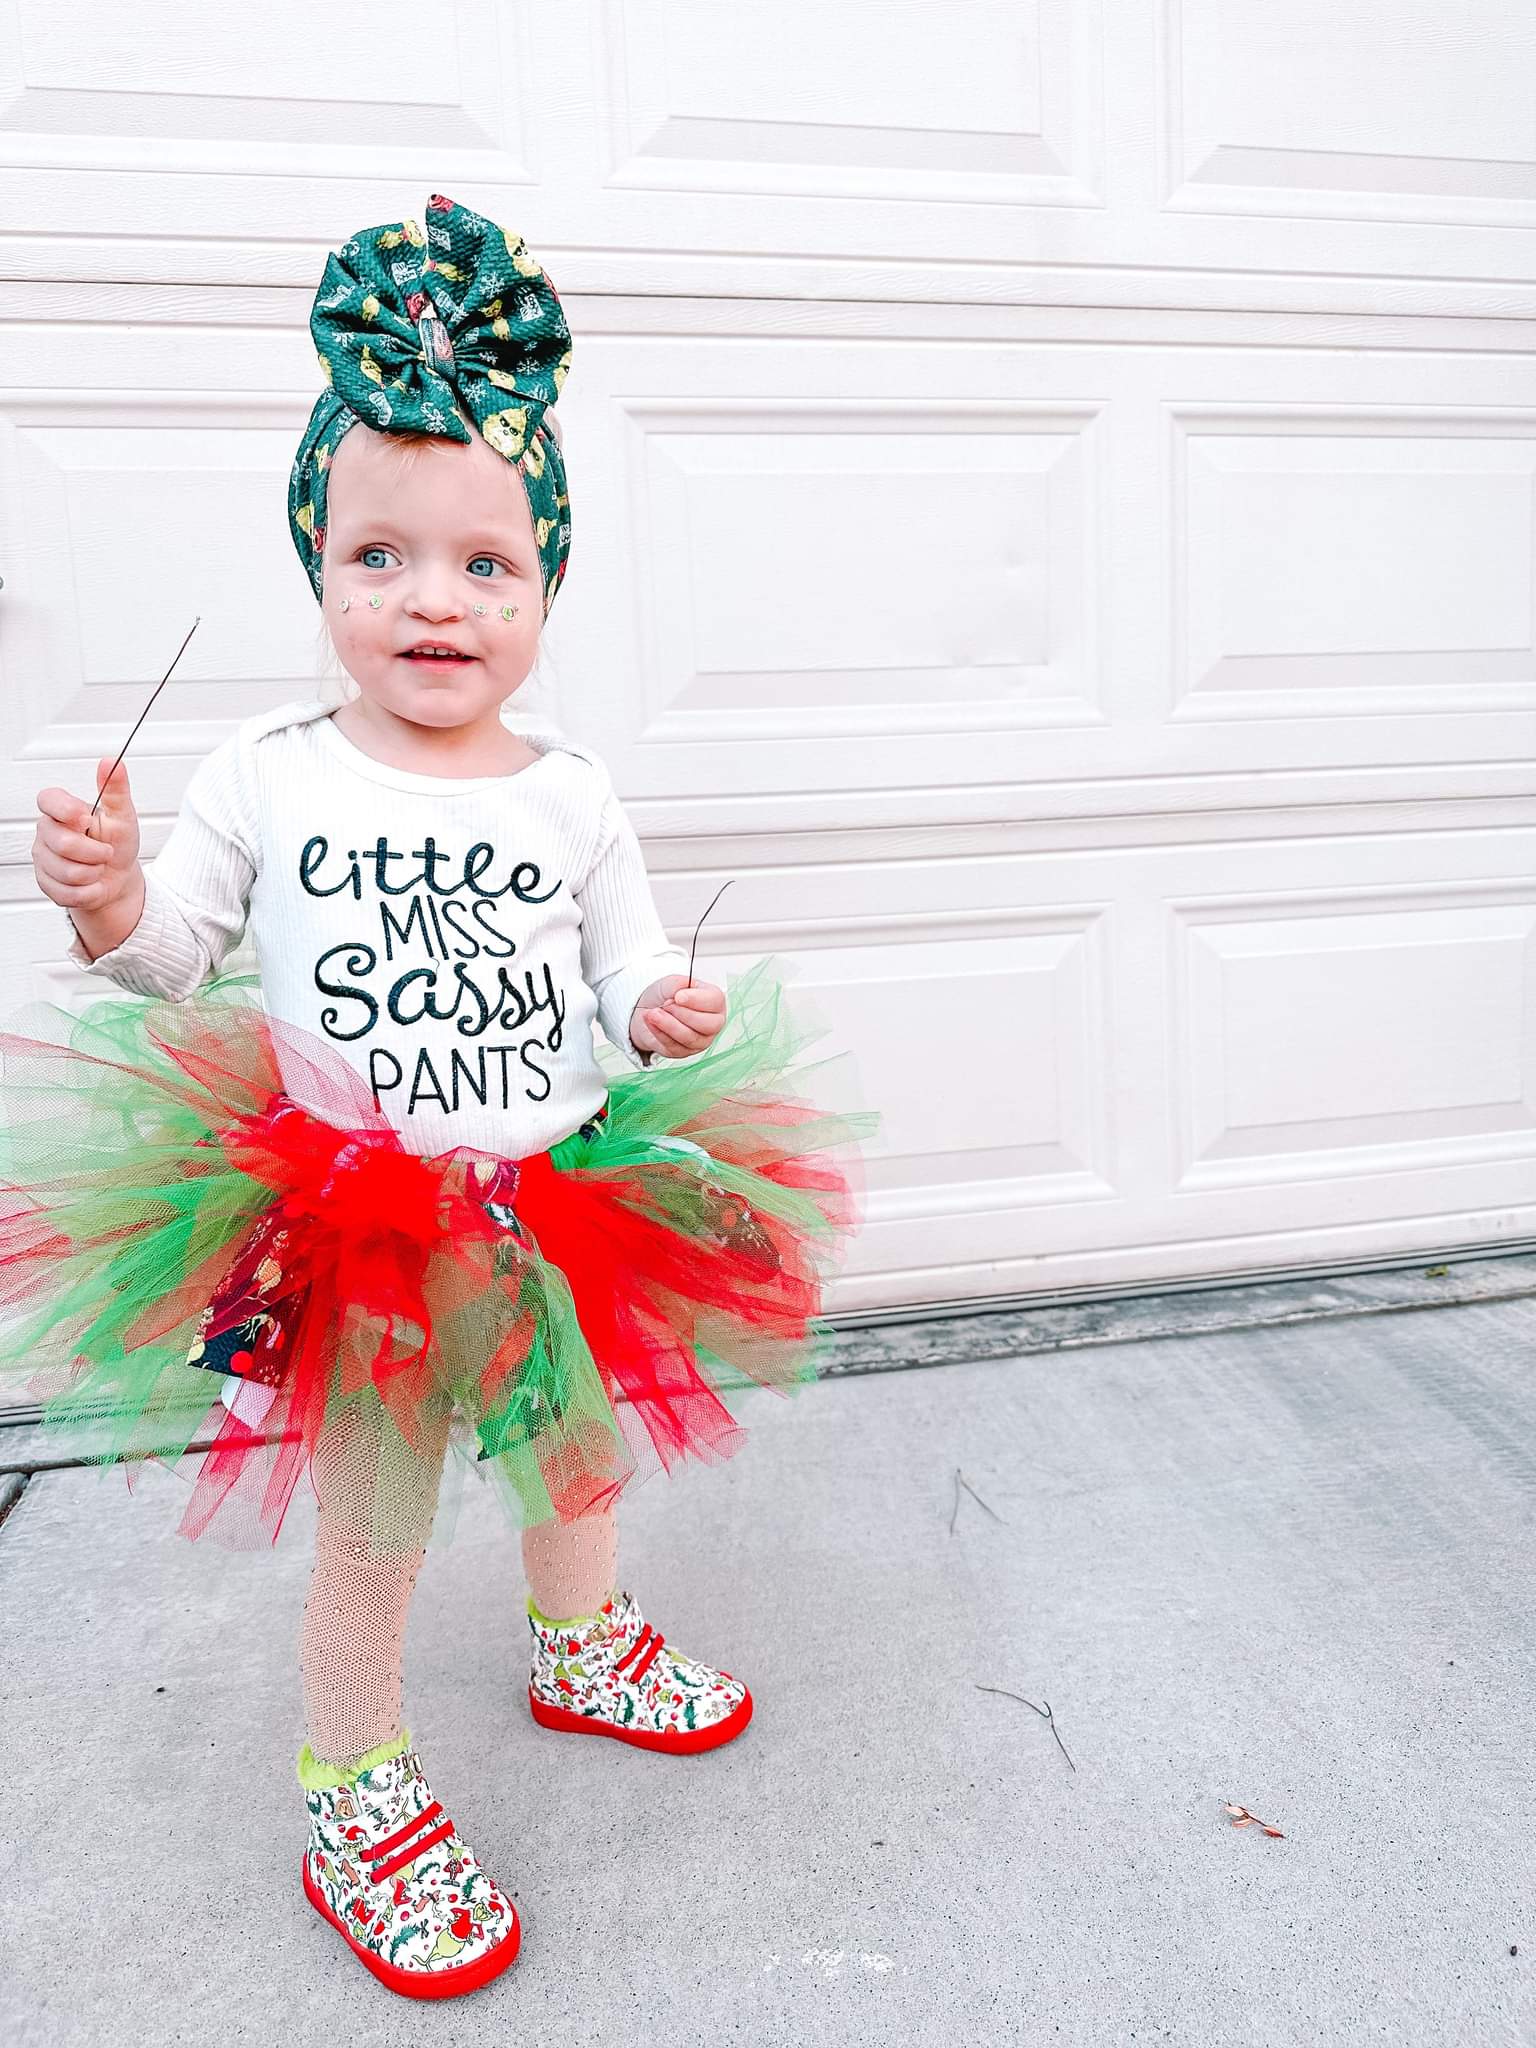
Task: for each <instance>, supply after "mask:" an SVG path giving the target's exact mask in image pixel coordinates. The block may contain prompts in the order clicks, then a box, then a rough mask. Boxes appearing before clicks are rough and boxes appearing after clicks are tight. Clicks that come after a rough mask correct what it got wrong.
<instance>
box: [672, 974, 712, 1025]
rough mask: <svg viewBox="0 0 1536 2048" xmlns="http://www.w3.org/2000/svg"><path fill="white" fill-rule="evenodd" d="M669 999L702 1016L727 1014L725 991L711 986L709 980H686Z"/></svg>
mask: <svg viewBox="0 0 1536 2048" xmlns="http://www.w3.org/2000/svg"><path fill="white" fill-rule="evenodd" d="M668 1000H669V1001H670V1002H672V1003H675V1004H678V1005H680V1006H681V1007H682V1008H684V1009H687V1010H693V1011H696V1012H697V1013H698V1015H699V1016H701V1017H723V1016H724V1015H725V996H724V993H723V992H722V991H721V990H720V989H718V988H713V987H711V985H710V984H709V983H708V982H707V981H693V982H686V983H684V985H683V987H682V988H680V989H678V990H677V991H676V993H675V994H674V995H672V996H670V997H669V998H668Z"/></svg>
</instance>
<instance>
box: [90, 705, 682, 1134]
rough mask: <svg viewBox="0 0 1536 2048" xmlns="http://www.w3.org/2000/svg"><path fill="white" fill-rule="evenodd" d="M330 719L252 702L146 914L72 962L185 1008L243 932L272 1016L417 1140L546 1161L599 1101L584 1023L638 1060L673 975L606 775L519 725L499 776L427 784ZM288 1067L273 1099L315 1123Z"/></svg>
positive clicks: (584, 756)
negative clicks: (517, 745)
mask: <svg viewBox="0 0 1536 2048" xmlns="http://www.w3.org/2000/svg"><path fill="white" fill-rule="evenodd" d="M331 709H332V707H330V706H328V705H325V704H322V703H301V704H287V705H284V706H282V707H281V708H280V709H278V710H275V711H269V712H264V713H261V714H259V715H258V716H256V717H254V718H249V719H247V720H245V722H244V723H243V724H242V725H240V726H239V727H238V728H237V730H236V731H235V732H234V733H232V734H231V735H230V737H229V738H228V739H227V740H225V741H224V742H223V744H222V745H221V746H219V747H217V748H216V749H215V750H214V751H213V752H212V753H211V754H209V755H208V756H207V757H206V758H205V759H204V760H203V761H202V762H201V763H200V764H199V766H198V768H197V769H196V771H195V772H194V774H193V776H192V779H191V781H190V783H189V785H188V788H187V793H186V796H185V798H184V799H183V802H182V806H181V811H180V815H179V816H178V818H177V820H176V823H175V825H174V827H173V828H172V831H171V834H170V836H169V838H168V839H167V841H166V843H165V846H164V848H163V849H162V851H161V852H160V854H159V855H158V857H157V858H156V859H155V860H154V861H152V862H151V863H150V864H149V865H148V866H147V867H146V869H145V873H144V884H145V897H144V914H143V916H142V917H141V918H140V920H139V923H138V925H137V926H136V927H135V929H134V930H133V931H132V932H131V933H130V934H129V936H128V937H127V938H126V939H124V940H123V942H122V943H121V945H118V946H115V947H113V948H112V950H111V951H110V952H107V953H103V954H101V955H99V956H98V958H97V959H96V960H94V961H92V960H90V959H88V957H87V955H86V952H85V949H84V947H83V946H82V945H81V943H80V940H79V937H78V935H76V936H75V938H74V941H73V943H72V944H71V946H70V949H69V951H70V956H71V957H72V958H73V959H75V960H76V961H78V962H79V963H80V964H81V965H82V966H84V967H85V968H86V969H87V971H88V972H90V973H92V974H98V975H105V976H108V977H110V978H111V979H112V980H113V981H115V982H116V983H117V984H118V985H119V986H121V987H123V988H126V989H130V990H132V991H134V992H135V993H137V994H141V995H155V996H164V997H170V998H173V999H177V1000H179V999H181V998H183V997H185V996H187V995H189V994H191V993H192V992H193V991H194V990H195V989H196V988H197V987H198V986H199V985H200V984H201V983H202V982H203V981H204V980H205V979H206V977H207V976H208V975H209V974H210V973H211V972H213V971H214V970H215V969H217V968H218V966H219V965H220V963H221V962H222V961H223V960H224V958H225V956H226V954H227V953H228V952H229V951H230V949H231V948H232V947H233V946H234V945H235V944H236V942H237V941H238V940H239V938H240V936H241V934H242V932H243V931H244V930H245V929H246V927H247V926H249V931H250V936H251V940H252V944H253V947H254V951H255V954H256V961H257V966H258V968H259V971H260V976H261V991H262V1001H263V1003H264V1005H265V1008H266V1010H267V1012H268V1014H269V1015H270V1016H272V1017H274V1018H280V1019H282V1020H283V1021H284V1022H285V1023H288V1024H291V1025H296V1026H299V1027H302V1029H303V1030H304V1031H305V1032H307V1033H310V1034H312V1035H313V1037H314V1038H315V1039H318V1040H320V1041H322V1042H323V1045H324V1047H325V1048H327V1049H328V1051H329V1053H332V1054H334V1055H335V1056H337V1057H339V1058H340V1059H342V1060H344V1061H346V1062H347V1063H348V1064H349V1065H350V1066H351V1067H352V1068H353V1069H355V1071H356V1072H357V1073H358V1074H360V1075H361V1076H362V1078H363V1080H364V1081H365V1082H366V1084H367V1087H368V1091H369V1099H370V1100H371V1101H372V1103H373V1104H374V1106H375V1107H376V1108H377V1110H378V1111H379V1112H380V1114H382V1115H383V1116H384V1117H385V1118H387V1120H388V1121H389V1122H390V1123H391V1124H392V1125H394V1127H395V1128H396V1130H398V1131H399V1132H400V1135H401V1138H402V1141H403V1143H404V1144H405V1145H406V1147H407V1148H408V1149H409V1150H411V1151H413V1152H417V1153H421V1154H432V1153H437V1152H442V1151H447V1150H448V1149H450V1148H451V1147H452V1146H455V1145H470V1146H474V1147H475V1148H477V1149H478V1150H481V1151H486V1152H492V1153H495V1154H497V1155H499V1156H502V1157H506V1158H520V1157H524V1156H526V1155H527V1154H529V1153H532V1152H539V1151H543V1150H544V1149H545V1148H546V1147H548V1146H550V1145H552V1144H554V1143H556V1142H557V1141H558V1140H559V1139H561V1138H563V1137H566V1136H568V1135H569V1133H570V1132H572V1131H574V1130H576V1129H577V1128H578V1127H579V1126H580V1125H581V1124H582V1123H583V1122H585V1120H586V1119H587V1118H588V1117H589V1116H591V1115H592V1114H593V1113H594V1112H595V1111H596V1110H597V1109H598V1108H599V1107H600V1105H601V1104H602V1102H603V1099H604V1097H605V1096H606V1094H607V1083H606V1080H605V1078H604V1075H603V1072H602V1069H601V1068H600V1067H599V1065H598V1063H597V1059H596V1057H595V1053H594V1049H593V1043H592V1025H593V1020H594V1018H595V1019H596V1020H597V1022H598V1023H599V1024H600V1026H601V1028H602V1030H603V1033H604V1035H605V1036H606V1037H607V1038H608V1039H609V1040H611V1042H612V1043H613V1044H614V1045H615V1046H617V1047H618V1048H619V1049H620V1051H621V1052H623V1053H624V1054H625V1056H626V1057H627V1058H629V1059H630V1060H631V1061H635V1060H636V1058H637V1055H636V1053H635V1051H634V1048H633V1046H632V1045H631V1043H630V1038H629V1020H630V1014H631V1011H632V1010H633V1008H634V1005H635V1002H636V1000H637V998H638V997H639V996H640V995H641V994H642V993H643V992H644V990H645V989H646V988H647V987H648V986H649V985H650V983H651V982H653V981H655V980H656V979H657V978H658V977H659V976H661V975H664V974H671V973H681V972H682V971H683V970H684V967H685V965H686V962H685V959H684V955H683V954H682V952H681V951H680V950H679V949H678V948H677V947H675V946H672V945H670V944H669V943H668V940H667V937H666V933H665V931H664V930H663V928H662V925H661V921H660V918H659V917H658V915H657V911H656V906H655V902H654V900H653V898H652V895H651V891H650V885H649V883H648V881H647V878H646V873H645V865H644V862H643V860H642V857H641V853H640V847H639V843H638V841H637V840H636V837H635V833H634V828H633V827H632V825H631V824H630V822H629V820H628V818H627V817H626V815H625V813H624V810H623V808H622V806H621V805H620V803H619V800H618V797H617V795H616V794H615V792H614V789H613V785H612V782H611V780H610V778H609V776H608V773H607V770H606V769H605V768H604V766H603V765H602V763H601V761H600V760H599V759H598V758H597V757H596V756H595V755H593V754H591V753H589V752H587V751H586V750H585V749H584V748H581V747H578V746H576V745H575V744H573V743H572V742H571V741H570V740H568V739H566V738H565V737H564V735H562V734H557V733H553V732H552V731H529V732H527V733H526V735H525V736H526V738H527V739H528V741H529V743H530V745H532V746H534V747H535V748H537V749H538V752H539V759H538V760H537V761H536V762H534V763H533V764H531V765H530V766H528V767H526V768H524V769H521V770H519V771H517V772H516V773H514V774H512V775H497V776H487V777H479V778H476V779H473V780H447V779H444V778H442V777H439V776H434V775H419V774H415V773H412V772H410V771H407V770H404V769H399V768H394V767H391V766H389V765H388V764H386V763H384V762H382V761H375V760H374V759H372V757H371V756H369V755H367V754H365V753H364V752H363V751H362V750H361V749H360V748H359V747H357V746H355V745H354V744H353V743H352V741H350V740H349V739H348V738H347V737H346V736H345V734H344V733H342V732H341V731H340V730H339V729H338V728H337V726H336V725H335V723H334V721H333V719H332V717H331V715H330V712H331ZM292 1064H293V1063H292V1062H291V1061H289V1060H287V1059H285V1060H284V1061H283V1082H284V1086H285V1088H286V1089H287V1090H288V1092H289V1093H290V1094H291V1095H293V1096H294V1098H295V1099H296V1100H298V1101H300V1102H304V1103H305V1104H306V1106H308V1107H310V1108H312V1109H315V1110H316V1111H317V1112H318V1113H321V1114H323V1113H324V1111H325V1103H324V1101H322V1100H317V1099H316V1091H315V1088H314V1085H313V1078H312V1075H311V1073H310V1071H309V1070H308V1069H307V1067H305V1066H303V1065H298V1066H295V1067H294V1069H293V1071H290V1066H291V1065H292Z"/></svg>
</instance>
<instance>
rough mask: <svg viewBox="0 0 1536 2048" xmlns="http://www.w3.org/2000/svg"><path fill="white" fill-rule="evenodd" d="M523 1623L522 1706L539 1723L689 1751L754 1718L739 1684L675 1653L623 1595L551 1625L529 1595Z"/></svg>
mask: <svg viewBox="0 0 1536 2048" xmlns="http://www.w3.org/2000/svg"><path fill="white" fill-rule="evenodd" d="M528 1626H529V1628H530V1629H531V1630H532V1631H533V1675H532V1678H531V1679H530V1681H529V1686H528V1704H529V1706H530V1707H531V1708H532V1710H533V1718H534V1720H535V1721H537V1722H538V1724H539V1726H540V1727H541V1728H557V1729H559V1730H561V1731H562V1732H563V1733H565V1734H570V1735H611V1736H613V1737H614V1738H615V1739H616V1740H617V1741H619V1742H629V1743H633V1744H634V1745H635V1747H636V1748H638V1749H659V1750H665V1751H667V1752H669V1753H670V1754H672V1755H674V1756H691V1755H695V1754H697V1753H698V1751H700V1750H704V1749H718V1748H719V1747H720V1745H721V1743H722V1742H732V1741H734V1740H735V1738H736V1737H737V1736H738V1735H740V1734H741V1732H742V1730H743V1729H744V1728H745V1727H746V1725H747V1723H748V1722H749V1721H750V1720H751V1718H752V1695H751V1693H749V1692H748V1691H747V1688H746V1687H745V1686H744V1685H743V1684H742V1682H741V1680H740V1679H739V1678H732V1676H731V1674H730V1673H729V1672H728V1671H716V1670H715V1669H714V1668H713V1667H712V1666H711V1665H708V1664H700V1663H699V1662H698V1661H697V1660H696V1659H695V1658H693V1657H688V1656H685V1655H684V1654H683V1652H682V1651H681V1650H678V1649H675V1648H674V1647H673V1646H672V1645H671V1644H670V1643H668V1642H667V1640H666V1638H665V1637H664V1636H662V1635H660V1634H658V1633H657V1631H656V1630H655V1629H653V1628H652V1627H651V1625H650V1623H649V1622H648V1621H646V1620H645V1618H644V1616H643V1615H642V1614H641V1612H640V1609H639V1608H638V1607H637V1606H636V1604H635V1601H634V1599H633V1597H632V1596H631V1595H630V1594H628V1593H622V1592H621V1593H615V1594H614V1596H613V1598H612V1599H611V1600H610V1601H608V1602H607V1604H606V1605H605V1606H604V1607H603V1608H602V1609H601V1610H600V1611H599V1612H598V1613H597V1614H595V1615H592V1616H590V1617H587V1618H584V1619H581V1620H577V1621H550V1620H549V1619H548V1617H547V1616H545V1615H542V1614H540V1612H539V1610H538V1609H537V1608H536V1607H535V1606H534V1604H533V1602H532V1601H531V1600H530V1601H529V1603H528Z"/></svg>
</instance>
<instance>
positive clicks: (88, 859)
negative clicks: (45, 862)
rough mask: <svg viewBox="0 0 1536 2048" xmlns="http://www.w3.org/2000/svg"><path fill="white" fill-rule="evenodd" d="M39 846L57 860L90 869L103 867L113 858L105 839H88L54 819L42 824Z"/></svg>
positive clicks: (39, 829) (40, 825) (108, 843)
mask: <svg viewBox="0 0 1536 2048" xmlns="http://www.w3.org/2000/svg"><path fill="white" fill-rule="evenodd" d="M37 840H38V845H39V846H41V847H44V848H46V850H47V851H48V853H50V854H51V855H52V856H53V858H54V859H55V860H72V861H76V862H80V863H82V864H84V865H86V866H88V867H93V868H95V867H101V866H104V865H105V863H106V862H108V861H109V860H111V858H112V847H111V844H110V842H109V841H107V840H105V839H88V838H87V837H86V835H85V834H84V833H83V832H76V831H74V830H72V829H71V827H70V826H68V825H56V824H54V822H53V821H52V819H47V820H44V821H43V822H41V823H40V824H39V825H38V828H37Z"/></svg>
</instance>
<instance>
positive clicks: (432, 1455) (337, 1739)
mask: <svg viewBox="0 0 1536 2048" xmlns="http://www.w3.org/2000/svg"><path fill="white" fill-rule="evenodd" d="M448 1422H449V1411H448V1409H447V1408H446V1406H445V1407H444V1408H443V1409H442V1410H441V1412H440V1413H435V1414H433V1415H431V1416H430V1417H428V1418H426V1419H425V1420H424V1422H423V1430H424V1440H423V1443H422V1446H421V1448H420V1450H419V1451H418V1450H413V1449H412V1448H410V1447H409V1446H407V1445H404V1444H402V1443H401V1442H400V1440H399V1438H398V1436H397V1435H396V1434H395V1432H394V1430H393V1428H392V1427H391V1426H390V1425H388V1424H386V1423H385V1422H384V1421H383V1418H382V1416H381V1415H380V1414H379V1412H378V1411H377V1410H375V1411H374V1412H373V1413H372V1414H364V1413H359V1412H357V1411H353V1412H350V1413H348V1414H347V1415H344V1416H342V1417H341V1418H339V1420H338V1421H337V1422H336V1423H334V1424H333V1425H332V1426H331V1427H330V1428H328V1429H327V1430H326V1431H325V1432H324V1434H323V1435H322V1437H321V1439H320V1442H319V1444H318V1445H317V1446H316V1450H315V1460H314V1477H315V1490H316V1493H317V1495H318V1496H319V1502H320V1514H319V1520H318V1524H317V1527H316V1531H315V1568H314V1575H313V1577H312V1579H311V1581H310V1590H309V1599H308V1601H307V1603H306V1605H305V1608H304V1624H303V1630H302V1634H301V1637H300V1646H301V1654H302V1660H303V1668H304V1710H305V1718H306V1720H307V1722H308V1733H309V1745H310V1748H311V1750H312V1751H313V1753H314V1755H315V1756H316V1757H318V1758H321V1759H323V1760H324V1761H325V1762H327V1763H330V1764H334V1765H337V1766H340V1767H345V1766H346V1765H348V1764H350V1763H352V1762H354V1761H355V1760H356V1759H357V1758H359V1757H361V1756H363V1755H364V1754H365V1753H366V1752H367V1751H369V1750H372V1749H376V1748H377V1747H379V1746H380V1745H381V1744H387V1743H389V1742H392V1741H394V1740H395V1739H396V1738H397V1737H398V1736H399V1735H400V1733H401V1700H400V1684H401V1655H402V1650H403V1645H404V1640H405V1622H406V1616H407V1614H408V1612H409V1610H410V1602H411V1593H412V1591H413V1589H414V1588H415V1584H416V1575H417V1573H418V1572H419V1571H420V1570H421V1566H422V1562H423V1560H424V1558H425V1556H426V1547H427V1538H428V1537H429V1536H430V1534H431V1532H432V1518H433V1516H434V1514H435V1513H436V1509H437V1490H438V1482H439V1480H440V1478H441V1476H442V1467H443V1453H444V1451H445V1449H446V1447H447V1441H448Z"/></svg>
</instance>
